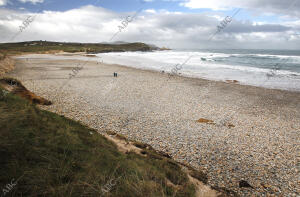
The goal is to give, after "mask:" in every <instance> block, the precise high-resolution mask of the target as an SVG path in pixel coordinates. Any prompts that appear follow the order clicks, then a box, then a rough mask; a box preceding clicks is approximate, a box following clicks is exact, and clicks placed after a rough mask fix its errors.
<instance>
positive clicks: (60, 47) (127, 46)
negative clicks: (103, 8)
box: [0, 41, 156, 54]
mask: <svg viewBox="0 0 300 197" xmlns="http://www.w3.org/2000/svg"><path fill="white" fill-rule="evenodd" d="M155 49H156V48H154V47H152V46H150V45H147V44H144V43H124V44H122V43H120V44H115V43H114V44H99V43H66V42H48V41H29V42H18V43H1V44H0V53H1V52H2V53H8V54H19V53H32V52H34V53H45V52H49V51H57V52H58V51H62V52H70V53H76V52H86V53H107V52H125V51H151V50H155Z"/></svg>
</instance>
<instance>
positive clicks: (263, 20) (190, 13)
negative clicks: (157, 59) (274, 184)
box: [0, 0, 300, 50]
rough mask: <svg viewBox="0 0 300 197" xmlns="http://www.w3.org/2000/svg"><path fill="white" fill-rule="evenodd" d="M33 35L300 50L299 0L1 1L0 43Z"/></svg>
mask: <svg viewBox="0 0 300 197" xmlns="http://www.w3.org/2000/svg"><path fill="white" fill-rule="evenodd" d="M229 17H231V18H229ZM229 19H230V20H229ZM218 30H219V31H218ZM31 40H47V41H59V42H85V43H87V42H88V43H101V42H116V41H125V42H144V43H148V44H155V45H157V46H159V47H169V48H172V49H289V50H300V0H72V1H71V0H0V42H19V41H31Z"/></svg>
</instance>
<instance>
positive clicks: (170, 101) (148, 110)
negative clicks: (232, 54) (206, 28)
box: [9, 59, 300, 196]
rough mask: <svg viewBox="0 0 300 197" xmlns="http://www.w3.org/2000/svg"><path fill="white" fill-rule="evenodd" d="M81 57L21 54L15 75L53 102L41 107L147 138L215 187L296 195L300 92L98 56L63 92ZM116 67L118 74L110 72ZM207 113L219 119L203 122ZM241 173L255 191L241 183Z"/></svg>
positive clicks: (94, 126)
mask: <svg viewBox="0 0 300 197" xmlns="http://www.w3.org/2000/svg"><path fill="white" fill-rule="evenodd" d="M78 62H79V63H80V62H81V61H78V60H49V59H48V60H47V59H30V60H29V62H26V61H23V60H20V59H17V60H16V70H15V71H13V72H12V73H10V74H9V75H11V76H14V77H16V78H18V79H20V80H21V81H22V82H23V83H24V85H26V87H28V89H30V90H31V91H34V92H35V93H37V94H39V95H41V96H43V97H44V98H47V99H49V100H51V101H54V105H53V106H50V107H42V108H44V109H47V110H50V111H54V112H58V113H59V114H61V115H65V116H67V117H70V118H72V119H75V120H80V121H81V122H83V123H84V124H86V125H89V126H91V127H92V128H96V129H98V130H99V129H105V130H107V131H109V130H112V131H116V132H117V133H119V134H123V135H125V136H126V137H128V138H129V139H133V140H138V141H141V142H143V143H148V144H150V145H152V146H153V147H154V148H155V149H156V150H160V151H164V152H166V153H167V154H170V155H171V156H172V157H173V158H174V159H175V160H177V161H180V162H183V163H184V162H186V163H188V164H191V165H192V166H194V167H196V168H198V169H201V170H204V171H205V172H207V173H208V175H209V184H210V185H215V186H219V187H225V186H226V187H229V188H230V189H233V190H234V191H236V192H238V194H240V195H242V196H247V195H249V194H254V195H262V194H272V193H273V194H290V195H292V194H297V193H296V192H297V191H296V184H297V180H296V177H295V174H296V173H297V171H295V170H297V169H296V160H297V159H296V150H295V145H296V144H297V132H296V128H298V127H299V128H300V125H299V122H300V121H299V120H300V113H299V111H300V106H299V102H297V101H299V100H300V93H298V92H291V91H287V90H277V89H266V88H261V87H255V86H247V85H240V84H233V83H224V82H220V81H210V80H206V79H198V78H189V77H180V76H175V77H172V78H171V79H169V78H168V75H167V74H166V73H165V74H162V73H160V72H158V71H153V70H151V71H149V70H141V69H137V68H132V67H125V66H120V65H108V64H96V63H95V62H93V61H90V62H87V65H86V67H85V69H83V70H81V71H80V72H79V73H78V75H77V76H75V78H73V79H72V80H71V81H70V82H69V84H67V85H66V88H64V90H61V91H60V92H59V91H58V90H57V88H58V87H60V85H61V84H63V83H65V81H66V79H68V74H69V73H70V72H71V70H72V68H74V67H75V66H76V65H77V64H78ZM41 65H42V66H41ZM70 65H71V66H70ZM100 68H101V69H100ZM114 71H118V73H119V77H118V78H113V77H112V73H113V72H114ZM23 77H24V79H23V80H22V79H21V78H23ZM32 77H33V78H35V79H32ZM26 78H27V79H26ZM29 79H31V80H32V82H33V83H31V82H30V80H29ZM56 92H58V94H55V93H56ZM201 118H203V119H207V120H212V121H213V122H214V123H215V124H207V123H198V122H197V120H199V119H201ZM229 123H230V124H232V125H233V126H234V127H231V128H229V127H228V125H229ZM103 125H104V126H103ZM273 153H277V154H273ZM278 156H279V158H278ZM273 171H274V172H275V174H276V176H275V175H273V173H272V172H273ZM269 176H271V178H270V177H269ZM278 176H279V177H278ZM267 177H269V178H267ZM242 179H246V181H248V182H249V183H250V184H251V185H252V186H253V187H254V188H255V189H253V190H252V189H241V188H239V186H238V182H239V181H240V180H242ZM278 180H280V181H278ZM293 185H294V188H293ZM269 186H270V187H269ZM280 191H281V192H280Z"/></svg>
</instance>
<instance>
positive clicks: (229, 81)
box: [12, 52, 300, 93]
mask: <svg viewBox="0 0 300 197" xmlns="http://www.w3.org/2000/svg"><path fill="white" fill-rule="evenodd" d="M100 54H101V53H100ZM31 55H48V56H56V57H57V56H58V57H59V56H61V57H65V58H66V59H56V60H57V61H60V60H77V61H83V62H84V61H90V62H98V63H100V62H99V59H98V57H96V58H97V59H95V60H93V58H94V56H89V55H93V54H88V53H83V52H80V53H67V52H58V53H54V54H52V53H47V54H38V53H35V54H22V55H14V56H12V57H13V58H14V57H20V56H29V58H30V56H31ZM74 57H75V58H76V59H72V58H74ZM82 57H84V58H86V59H89V60H84V59H80V58H82ZM77 58H78V59H77ZM52 60H55V59H52ZM104 64H106V65H113V66H117V67H124V68H128V69H135V70H140V71H148V72H153V73H159V74H162V75H169V74H170V72H166V71H164V70H156V69H151V68H137V67H135V66H128V65H125V64H110V63H104ZM162 72H164V73H162ZM179 73H180V72H179ZM172 77H181V78H186V79H187V80H188V79H192V80H205V81H208V82H209V81H211V82H220V83H225V84H235V85H240V86H245V87H251V88H262V89H267V90H274V91H283V92H293V93H300V90H288V89H280V88H269V87H263V86H255V85H251V84H242V83H240V81H237V80H234V79H227V80H214V79H207V78H202V77H200V76H195V75H185V74H179V75H178V74H177V75H173V76H172Z"/></svg>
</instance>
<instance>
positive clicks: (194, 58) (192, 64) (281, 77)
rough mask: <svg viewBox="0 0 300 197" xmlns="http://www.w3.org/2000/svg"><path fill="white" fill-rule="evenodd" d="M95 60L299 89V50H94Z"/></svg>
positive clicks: (183, 74)
mask: <svg viewBox="0 0 300 197" xmlns="http://www.w3.org/2000/svg"><path fill="white" fill-rule="evenodd" d="M96 56H97V59H98V60H99V61H103V62H104V63H111V64H120V65H126V66H130V67H134V68H140V69H148V70H156V71H160V72H163V71H164V72H165V73H170V72H172V69H173V72H174V68H177V69H176V74H178V75H182V76H186V77H194V78H203V79H209V80H216V81H227V80H237V81H238V82H239V83H240V84H245V85H252V86H259V87H265V88H270V89H282V90H290V91H297V92H298V91H300V51H296V50H246V49H243V50H241V49H238V50H235V49H230V50H229V49H215V50H212V49H209V50H166V51H153V52H114V53H100V54H96Z"/></svg>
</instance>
